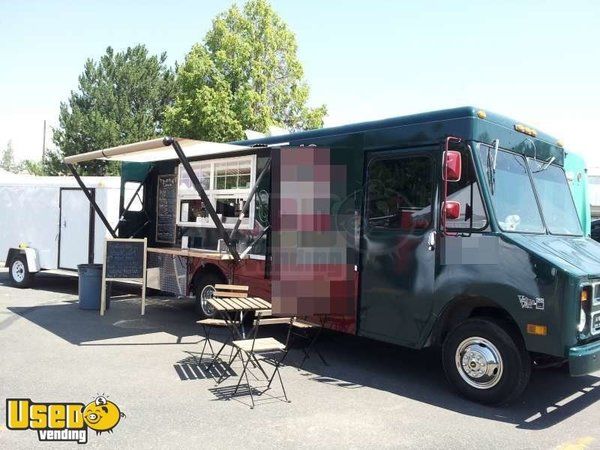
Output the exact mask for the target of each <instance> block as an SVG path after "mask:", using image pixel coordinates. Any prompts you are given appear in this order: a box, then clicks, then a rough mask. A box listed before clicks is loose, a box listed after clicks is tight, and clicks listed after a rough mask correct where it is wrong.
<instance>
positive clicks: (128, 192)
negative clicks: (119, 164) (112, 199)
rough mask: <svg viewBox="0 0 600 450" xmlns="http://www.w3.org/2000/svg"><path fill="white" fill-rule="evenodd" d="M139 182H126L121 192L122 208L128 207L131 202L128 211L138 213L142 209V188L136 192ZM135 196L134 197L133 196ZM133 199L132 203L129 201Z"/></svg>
mask: <svg viewBox="0 0 600 450" xmlns="http://www.w3.org/2000/svg"><path fill="white" fill-rule="evenodd" d="M140 184H141V183H139V182H137V181H126V182H125V189H124V190H123V207H126V206H127V205H129V202H131V206H130V207H129V209H128V211H131V212H138V211H142V210H143V209H144V187H143V186H142V188H141V189H140V190H139V191H138V192H137V195H136V191H137V189H138V188H139V187H140ZM134 195H135V196H134ZM132 198H133V201H131V199H132Z"/></svg>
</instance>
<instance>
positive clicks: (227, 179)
mask: <svg viewBox="0 0 600 450" xmlns="http://www.w3.org/2000/svg"><path fill="white" fill-rule="evenodd" d="M191 165H192V169H193V170H194V173H195V174H196V176H197V177H198V179H199V180H200V184H201V185H202V187H203V188H204V190H205V191H206V195H207V196H208V198H209V199H210V201H211V204H212V206H213V208H214V209H215V211H216V212H217V214H218V215H219V217H220V218H221V221H222V222H223V225H224V226H225V227H226V228H227V227H229V228H231V227H233V226H234V224H235V222H236V221H237V219H238V216H239V215H240V213H241V211H242V210H243V207H244V203H245V201H246V198H248V194H249V193H250V189H251V188H252V183H254V180H255V177H256V155H249V156H241V157H236V158H222V159H213V160H208V161H197V162H192V163H191ZM177 199H178V202H177V204H178V213H177V225H180V226H186V227H205V228H214V227H215V224H214V223H213V221H212V220H211V218H210V217H209V216H208V213H207V212H206V207H205V205H204V203H203V202H202V200H201V199H200V196H199V195H198V193H197V192H196V189H195V188H194V186H193V184H192V182H191V180H190V178H189V176H188V174H187V172H186V171H185V170H184V169H183V166H181V165H180V166H179V182H178V189H177ZM253 202H254V200H253ZM253 224H254V207H253V205H250V208H249V210H248V215H247V217H245V218H244V219H243V220H242V224H241V225H240V228H246V229H248V228H252V226H253Z"/></svg>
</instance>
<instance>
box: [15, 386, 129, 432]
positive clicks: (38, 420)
mask: <svg viewBox="0 0 600 450" xmlns="http://www.w3.org/2000/svg"><path fill="white" fill-rule="evenodd" d="M123 417H125V414H124V413H122V412H121V410H120V409H119V407H118V406H117V405H116V404H115V403H113V402H111V401H109V400H107V397H106V396H104V395H98V396H97V397H95V398H94V400H92V401H91V402H89V403H88V404H87V405H86V404H84V403H68V402H52V403H40V402H34V401H32V400H31V399H29V398H9V399H7V400H6V428H8V429H9V430H35V431H37V434H38V439H39V440H40V441H41V442H55V441H71V442H77V443H78V444H86V443H87V441H88V430H90V429H91V430H94V431H95V432H96V434H101V433H103V432H105V431H107V432H109V433H112V431H113V429H114V428H115V427H116V426H117V424H118V423H119V422H120V420H121V418H123Z"/></svg>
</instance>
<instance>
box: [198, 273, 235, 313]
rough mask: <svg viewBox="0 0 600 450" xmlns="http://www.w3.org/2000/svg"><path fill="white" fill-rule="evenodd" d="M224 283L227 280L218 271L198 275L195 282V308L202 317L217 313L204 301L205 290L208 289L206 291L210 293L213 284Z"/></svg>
mask: <svg viewBox="0 0 600 450" xmlns="http://www.w3.org/2000/svg"><path fill="white" fill-rule="evenodd" d="M223 283H225V284H226V283H227V282H226V281H223V279H222V278H221V277H220V276H219V275H217V274H216V273H205V274H202V275H199V276H198V278H197V280H196V282H195V283H194V295H195V296H196V303H195V305H194V310H195V311H196V314H198V316H199V317H200V318H201V319H208V318H213V317H215V315H216V311H215V310H214V309H213V308H212V306H210V305H208V304H207V303H206V302H205V301H203V299H202V295H203V291H205V290H206V292H204V293H205V294H208V291H209V290H210V288H211V286H214V285H215V284H223Z"/></svg>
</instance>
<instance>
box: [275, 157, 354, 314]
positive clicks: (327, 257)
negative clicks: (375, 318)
mask: <svg viewBox="0 0 600 450" xmlns="http://www.w3.org/2000/svg"><path fill="white" fill-rule="evenodd" d="M272 157H273V165H272V194H271V199H272V225H273V229H272V270H271V277H272V278H271V280H272V286H271V287H272V292H271V301H272V305H273V313H274V314H282V315H299V316H305V315H315V314H336V315H351V314H354V311H355V298H356V284H355V272H354V265H355V264H356V263H355V261H354V259H355V258H356V256H355V255H356V252H355V251H353V249H352V248H350V247H351V246H353V245H354V240H353V238H352V239H348V238H347V234H346V233H344V232H341V231H340V230H338V229H337V228H336V224H339V223H342V222H343V223H354V222H355V220H354V217H353V216H350V217H339V213H338V212H336V211H334V210H335V207H334V205H335V204H336V202H338V203H339V201H340V199H344V198H345V197H346V195H347V193H346V186H347V179H346V178H347V173H346V167H345V166H344V165H335V164H332V163H331V154H330V149H328V148H322V147H284V148H282V149H275V150H274V151H273V153H272ZM335 214H338V216H334V215H335ZM344 231H346V230H344ZM351 236H354V230H351Z"/></svg>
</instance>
